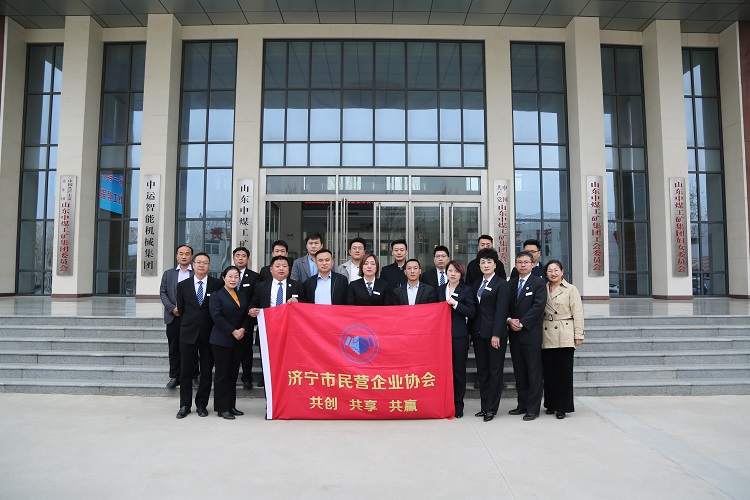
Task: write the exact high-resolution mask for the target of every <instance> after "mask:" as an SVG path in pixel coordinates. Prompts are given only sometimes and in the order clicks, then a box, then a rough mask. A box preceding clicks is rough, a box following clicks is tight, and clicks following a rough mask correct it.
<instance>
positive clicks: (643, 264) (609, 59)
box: [602, 47, 651, 296]
mask: <svg viewBox="0 0 750 500" xmlns="http://www.w3.org/2000/svg"><path fill="white" fill-rule="evenodd" d="M641 67H642V64H641V50H640V48H638V47H602V83H603V88H604V142H605V145H606V163H607V165H606V166H607V183H606V184H607V203H608V205H607V218H608V220H609V283H610V285H609V293H610V295H612V296H623V295H627V296H638V295H641V296H644V295H650V293H651V287H650V272H649V267H650V266H649V255H650V254H649V227H648V179H647V177H646V157H647V155H646V118H645V114H644V112H643V78H642V77H641Z"/></svg>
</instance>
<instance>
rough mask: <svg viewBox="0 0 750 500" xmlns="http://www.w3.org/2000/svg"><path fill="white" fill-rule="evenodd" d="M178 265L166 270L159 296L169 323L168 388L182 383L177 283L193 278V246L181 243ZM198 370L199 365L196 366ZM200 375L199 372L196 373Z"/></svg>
mask: <svg viewBox="0 0 750 500" xmlns="http://www.w3.org/2000/svg"><path fill="white" fill-rule="evenodd" d="M175 254H176V257H177V267H175V268H173V269H172V268H170V269H167V270H166V271H164V274H162V277H161V286H159V298H160V299H161V303H162V305H164V324H165V325H167V347H168V349H169V382H167V388H169V389H174V388H175V387H177V386H178V385H180V313H179V312H178V310H177V283H179V282H181V281H183V280H186V279H188V278H191V277H192V276H193V268H192V266H191V265H190V261H191V259H192V258H193V248H192V247H190V246H188V245H180V246H178V247H177V250H175ZM195 368H196V370H197V369H198V367H197V366H196V367H195ZM194 375H195V376H196V377H197V376H198V372H196V373H195V374H194Z"/></svg>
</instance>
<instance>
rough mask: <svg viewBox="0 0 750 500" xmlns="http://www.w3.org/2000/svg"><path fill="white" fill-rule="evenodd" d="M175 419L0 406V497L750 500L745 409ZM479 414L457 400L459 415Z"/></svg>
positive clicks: (48, 402) (65, 399) (593, 403)
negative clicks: (487, 418) (528, 418)
mask: <svg viewBox="0 0 750 500" xmlns="http://www.w3.org/2000/svg"><path fill="white" fill-rule="evenodd" d="M239 404H240V409H242V410H245V411H246V412H247V413H246V415H245V416H243V417H238V418H237V420H235V421H231V422H230V421H225V420H223V419H219V418H216V417H215V416H214V415H215V414H214V413H212V414H211V416H209V417H207V418H199V417H198V416H197V415H196V414H195V413H192V414H190V415H189V416H188V417H187V418H186V419H184V420H176V419H175V418H174V415H175V413H176V411H177V400H176V399H171V398H142V397H108V396H67V395H27V394H0V408H2V409H3V410H2V413H0V450H1V451H0V498H2V499H16V498H24V499H29V498H44V497H52V498H77V499H88V498H159V499H165V498H183V499H185V498H202V499H211V498H219V497H231V498H262V499H266V498H283V499H288V498H305V499H306V498H325V499H339V498H341V499H352V498H366V499H369V498H389V499H392V498H398V499H400V498H408V499H422V498H425V499H434V498H457V499H463V498H485V499H496V498H521V499H523V498H576V499H581V498H607V499H611V498H639V499H642V498H659V499H664V498H680V499H687V498H696V499H698V498H700V499H706V498H738V499H740V498H750V425H748V417H747V415H748V414H750V396H710V397H617V398H592V397H585V398H583V397H582V398H578V399H577V401H576V404H577V410H578V411H576V413H574V414H571V415H569V417H568V418H566V419H565V420H562V421H557V420H555V418H554V416H546V415H542V417H540V419H539V420H537V421H534V422H523V421H522V420H521V418H520V417H511V416H509V415H507V410H509V409H510V408H512V407H513V406H514V405H513V403H512V402H511V401H503V403H502V405H501V415H500V416H499V417H497V418H496V419H495V420H494V421H492V422H489V423H484V422H482V421H481V420H480V419H478V418H474V417H473V416H472V415H468V416H467V417H464V418H463V419H461V420H452V421H449V420H438V421H389V422H384V421H379V422H376V421H369V422H361V421H336V422H333V421H265V420H263V417H262V415H263V400H260V399H243V400H240V402H239ZM477 404H478V403H477V402H476V401H468V402H467V408H466V411H467V414H468V412H469V411H472V412H473V411H475V410H476V409H477V408H474V406H476V405H477Z"/></svg>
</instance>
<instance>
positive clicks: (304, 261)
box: [271, 233, 323, 283]
mask: <svg viewBox="0 0 750 500" xmlns="http://www.w3.org/2000/svg"><path fill="white" fill-rule="evenodd" d="M305 247H306V248H307V253H306V254H305V255H303V256H302V257H300V258H299V259H297V260H295V261H294V265H292V272H291V274H290V275H289V276H290V277H291V279H293V280H294V281H297V282H299V283H304V282H305V281H307V278H309V277H310V276H315V273H317V272H318V269H317V268H316V267H315V254H316V253H318V250H320V249H321V248H323V237H322V236H321V235H320V234H318V233H308V234H307V237H305ZM271 274H273V273H271Z"/></svg>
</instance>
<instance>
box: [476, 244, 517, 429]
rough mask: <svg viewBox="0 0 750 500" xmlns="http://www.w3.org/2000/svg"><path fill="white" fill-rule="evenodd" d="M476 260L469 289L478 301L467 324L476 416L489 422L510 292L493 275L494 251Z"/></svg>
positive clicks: (497, 393) (496, 397) (496, 401)
mask: <svg viewBox="0 0 750 500" xmlns="http://www.w3.org/2000/svg"><path fill="white" fill-rule="evenodd" d="M477 258H478V259H479V268H480V269H481V271H482V277H481V278H480V279H479V280H477V281H475V282H474V285H473V286H472V290H473V292H474V296H475V297H476V298H477V314H476V316H475V317H474V319H473V320H471V321H470V322H469V332H471V336H472V338H473V339H474V354H475V356H476V362H477V377H478V378H479V398H480V401H481V408H480V410H479V412H477V413H476V415H475V416H476V417H484V421H485V422H489V421H491V420H492V419H493V418H494V417H495V415H496V414H497V410H498V408H499V407H500V397H501V396H502V392H503V365H504V364H505V350H506V349H507V346H508V328H507V327H506V326H505V322H504V320H505V319H506V318H507V317H508V306H509V303H510V295H511V292H510V288H509V287H508V282H507V281H505V280H504V279H502V278H501V277H500V276H498V275H497V274H496V271H497V262H498V257H497V252H496V251H494V250H493V249H491V248H484V249H482V250H480V251H479V253H478V254H477Z"/></svg>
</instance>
